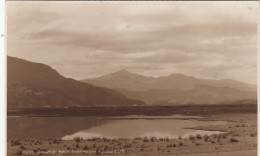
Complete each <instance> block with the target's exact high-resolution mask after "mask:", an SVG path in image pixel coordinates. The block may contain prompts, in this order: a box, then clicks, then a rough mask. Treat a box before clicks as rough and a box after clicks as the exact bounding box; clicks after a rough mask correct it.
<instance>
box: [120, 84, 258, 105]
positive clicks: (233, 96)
mask: <svg viewBox="0 0 260 156" xmlns="http://www.w3.org/2000/svg"><path fill="white" fill-rule="evenodd" d="M116 90H117V91H119V92H121V93H122V94H124V95H126V96H127V97H128V98H133V99H139V100H142V101H144V102H145V103H146V104H149V105H160V104H166V103H167V104H168V105H175V104H178V105H179V104H190V103H193V104H216V103H222V102H231V101H237V100H243V99H251V98H252V99H256V97H257V95H256V92H252V91H241V90H237V89H233V88H229V87H212V86H197V87H195V88H194V89H191V90H185V91H182V90H173V89H171V90H158V89H154V90H148V91H129V90H126V89H116Z"/></svg>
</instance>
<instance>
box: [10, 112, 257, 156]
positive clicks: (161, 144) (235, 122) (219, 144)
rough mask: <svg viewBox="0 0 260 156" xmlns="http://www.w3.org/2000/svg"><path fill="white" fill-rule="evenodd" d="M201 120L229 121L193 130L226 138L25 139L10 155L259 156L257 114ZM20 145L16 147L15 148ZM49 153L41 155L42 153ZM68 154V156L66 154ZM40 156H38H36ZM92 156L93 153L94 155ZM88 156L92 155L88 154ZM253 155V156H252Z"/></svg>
mask: <svg viewBox="0 0 260 156" xmlns="http://www.w3.org/2000/svg"><path fill="white" fill-rule="evenodd" d="M202 117H204V118H201V119H196V120H204V121H205V119H206V120H214V121H228V122H227V123H226V124H222V125H209V126H200V127H193V129H195V130H206V131H210V130H214V131H221V132H225V134H226V135H223V134H213V135H210V136H206V135H205V136H199V135H198V136H197V135H196V136H190V137H188V138H179V139H169V138H164V139H163V138H153V139H152V138H134V139H107V138H100V139H92V140H91V139H86V140H82V139H80V138H78V139H75V140H61V139H60V138H56V139H44V140H36V139H23V140H19V141H17V140H10V141H8V142H7V147H8V148H7V149H8V155H28V154H25V153H23V152H24V151H26V150H27V151H33V155H51V154H50V153H48V151H59V150H61V151H62V150H63V151H65V153H62V154H61V153H56V154H57V155H60V154H61V155H84V154H85V155H86V153H80V152H78V153H73V154H71V152H70V151H73V150H74V151H77V150H78V151H84V150H92V151H96V153H95V154H94V155H97V154H101V153H100V152H102V151H103V152H106V151H111V150H114V151H123V152H120V153H103V154H102V155H115V154H116V155H194V154H196V153H197V154H198V155H200V153H201V154H202V153H207V154H206V155H208V156H213V155H214V154H215V155H216V153H219V152H222V153H225V152H229V153H230V152H231V154H230V156H233V155H232V152H233V154H234V156H235V154H239V153H238V151H247V150H250V151H255V152H252V153H257V152H256V151H257V122H256V121H257V114H256V113H247V114H245V113H242V114H239V113H236V114H232V113H230V114H221V115H219V114H212V115H202ZM15 144H17V145H15ZM41 151H42V152H44V151H45V152H47V153H45V154H44V153H40V152H41ZM66 151H67V153H66ZM37 152H39V153H37ZM56 154H55V155H56ZM92 154H93V153H92ZM87 155H89V154H87ZM253 155H254V154H253ZM255 155H256V154H255Z"/></svg>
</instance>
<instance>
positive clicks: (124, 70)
mask: <svg viewBox="0 0 260 156" xmlns="http://www.w3.org/2000/svg"><path fill="white" fill-rule="evenodd" d="M116 73H130V72H129V71H127V70H126V69H121V70H119V71H117V72H116Z"/></svg>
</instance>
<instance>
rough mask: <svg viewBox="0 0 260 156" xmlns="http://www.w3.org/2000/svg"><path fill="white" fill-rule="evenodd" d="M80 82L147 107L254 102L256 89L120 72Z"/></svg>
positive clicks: (228, 82) (225, 82)
mask: <svg viewBox="0 0 260 156" xmlns="http://www.w3.org/2000/svg"><path fill="white" fill-rule="evenodd" d="M82 82H85V83H88V84H92V85H95V86H101V87H106V88H110V89H114V90H116V91H118V92H120V93H122V94H124V95H125V96H127V97H128V98H131V99H138V100H141V101H144V102H145V103H146V104H148V105H152V104H160V103H164V104H165V103H166V104H169V105H172V104H188V103H194V104H216V103H221V102H230V101H236V100H243V99H256V98H257V92H256V90H257V86H256V85H253V84H247V83H243V82H239V81H235V80H231V79H222V80H210V79H199V78H196V77H194V76H186V75H184V74H171V75H169V76H161V77H157V78H156V77H147V76H143V75H139V74H135V73H131V72H128V71H127V70H120V71H118V72H115V73H110V74H107V75H104V76H101V77H98V78H92V79H84V80H82Z"/></svg>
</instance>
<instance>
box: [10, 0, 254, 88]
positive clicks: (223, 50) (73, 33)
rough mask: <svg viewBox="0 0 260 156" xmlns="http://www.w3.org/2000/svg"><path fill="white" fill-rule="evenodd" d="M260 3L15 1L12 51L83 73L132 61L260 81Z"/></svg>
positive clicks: (136, 67) (157, 70) (132, 66)
mask: <svg viewBox="0 0 260 156" xmlns="http://www.w3.org/2000/svg"><path fill="white" fill-rule="evenodd" d="M256 4H257V2H185V1H184V2H179V1H172V2H171V1H169V2H159V1H158V2H157V1H156V2H68V3H67V2H66V3H64V2H34V3H30V2H13V1H12V2H11V1H10V2H7V35H8V38H7V53H8V55H11V56H16V57H20V58H24V59H27V60H31V61H36V62H42V63H46V64H48V65H50V66H52V67H53V68H55V69H56V70H58V71H59V72H60V73H61V74H63V75H65V76H67V77H72V78H76V79H82V78H88V77H96V76H100V75H103V74H106V73H109V72H114V71H116V70H120V68H127V69H129V70H130V71H132V72H138V73H140V74H144V75H148V76H161V75H169V74H171V73H174V72H179V73H185V74H188V75H194V76H198V77H211V76H212V73H214V72H218V73H219V75H220V77H223V78H232V79H237V80H241V81H246V82H252V83H255V82H256V72H252V71H256V68H257V65H256V64H257V60H256V59H255V58H256V57H257V20H258V16H257V15H258V13H259V10H258V7H257V5H256ZM73 69H75V70H73ZM238 69H240V71H239V72H238V71H237V70H238ZM242 73H243V74H242Z"/></svg>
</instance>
